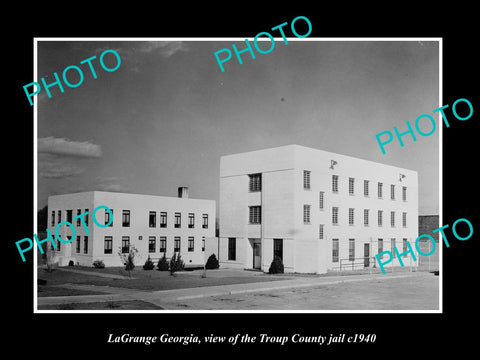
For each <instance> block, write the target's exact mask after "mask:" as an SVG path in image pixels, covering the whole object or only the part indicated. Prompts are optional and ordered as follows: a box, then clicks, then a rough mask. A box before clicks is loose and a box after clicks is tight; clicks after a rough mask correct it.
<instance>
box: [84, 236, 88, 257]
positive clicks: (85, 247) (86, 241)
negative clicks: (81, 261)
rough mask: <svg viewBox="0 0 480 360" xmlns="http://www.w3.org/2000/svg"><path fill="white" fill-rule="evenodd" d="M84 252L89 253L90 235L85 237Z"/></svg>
mask: <svg viewBox="0 0 480 360" xmlns="http://www.w3.org/2000/svg"><path fill="white" fill-rule="evenodd" d="M83 253H84V254H88V236H84V237H83Z"/></svg>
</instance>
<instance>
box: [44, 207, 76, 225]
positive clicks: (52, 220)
mask: <svg viewBox="0 0 480 360" xmlns="http://www.w3.org/2000/svg"><path fill="white" fill-rule="evenodd" d="M50 226H55V210H52V218H51V223H50ZM77 226H78V223H77Z"/></svg>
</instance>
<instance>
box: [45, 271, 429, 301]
mask: <svg viewBox="0 0 480 360" xmlns="http://www.w3.org/2000/svg"><path fill="white" fill-rule="evenodd" d="M417 276H431V274H428V273H424V272H409V273H397V274H391V273H390V274H385V275H382V274H362V275H343V276H322V277H296V278H293V279H288V280H277V281H267V282H256V283H245V284H234V285H220V286H205V287H196V288H188V289H175V290H161V291H138V290H132V289H124V288H112V287H108V286H104V287H98V286H89V285H75V284H69V285H68V286H69V287H71V288H78V289H80V288H81V289H83V290H95V291H106V292H107V291H108V293H106V294H105V295H79V296H55V297H38V298H37V303H38V305H39V306H41V305H53V304H65V303H86V302H101V301H125V300H142V301H146V302H149V303H151V304H154V305H157V306H161V307H162V308H164V309H167V310H168V309H175V308H177V305H178V302H179V301H182V300H187V299H195V298H205V297H214V296H222V295H234V294H243V293H251V292H261V291H275V290H288V289H295V288H302V287H303V288H304V287H315V286H324V285H331V284H339V283H343V282H357V281H369V280H375V279H378V280H385V279H391V278H405V277H417Z"/></svg>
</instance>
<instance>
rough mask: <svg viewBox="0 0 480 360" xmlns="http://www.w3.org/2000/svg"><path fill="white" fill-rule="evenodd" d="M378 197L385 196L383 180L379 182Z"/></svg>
mask: <svg viewBox="0 0 480 360" xmlns="http://www.w3.org/2000/svg"><path fill="white" fill-rule="evenodd" d="M378 198H379V199H382V198H383V184H382V183H381V182H379V183H378Z"/></svg>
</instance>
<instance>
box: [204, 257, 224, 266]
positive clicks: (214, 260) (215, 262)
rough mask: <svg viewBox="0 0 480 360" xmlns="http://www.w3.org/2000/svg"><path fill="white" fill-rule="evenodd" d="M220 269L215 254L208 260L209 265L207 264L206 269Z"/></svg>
mask: <svg viewBox="0 0 480 360" xmlns="http://www.w3.org/2000/svg"><path fill="white" fill-rule="evenodd" d="M219 267H220V264H219V263H218V260H217V257H216V256H215V254H212V255H210V256H209V257H208V259H207V263H206V264H205V269H218V268H219Z"/></svg>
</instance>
